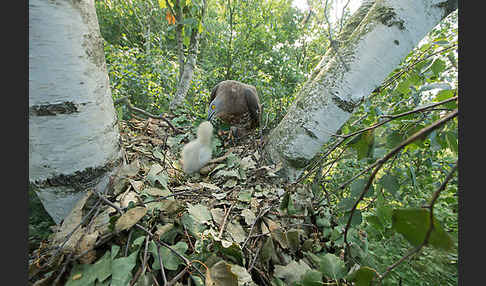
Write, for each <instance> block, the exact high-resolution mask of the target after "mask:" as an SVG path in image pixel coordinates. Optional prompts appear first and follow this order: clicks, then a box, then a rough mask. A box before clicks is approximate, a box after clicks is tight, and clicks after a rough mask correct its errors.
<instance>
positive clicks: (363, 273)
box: [351, 266, 376, 286]
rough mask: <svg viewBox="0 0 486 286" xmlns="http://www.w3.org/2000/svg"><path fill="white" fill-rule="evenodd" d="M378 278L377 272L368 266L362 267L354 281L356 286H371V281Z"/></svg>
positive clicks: (355, 275)
mask: <svg viewBox="0 0 486 286" xmlns="http://www.w3.org/2000/svg"><path fill="white" fill-rule="evenodd" d="M375 276H376V272H375V271H374V270H373V269H372V268H370V267H367V266H362V267H360V268H359V269H358V270H357V271H356V273H355V274H354V279H352V280H351V281H354V282H355V284H356V286H370V285H371V281H372V280H373V278H374V277H375Z"/></svg>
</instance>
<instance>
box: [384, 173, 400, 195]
mask: <svg viewBox="0 0 486 286" xmlns="http://www.w3.org/2000/svg"><path fill="white" fill-rule="evenodd" d="M380 183H381V185H382V186H383V189H385V191H387V192H389V193H390V194H392V195H393V196H395V195H396V194H397V191H398V189H399V188H400V185H399V183H398V179H397V178H396V177H395V176H392V175H390V174H386V175H384V176H383V177H382V178H381V180H380Z"/></svg>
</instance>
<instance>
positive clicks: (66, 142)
mask: <svg viewBox="0 0 486 286" xmlns="http://www.w3.org/2000/svg"><path fill="white" fill-rule="evenodd" d="M120 155H121V151H120V146H119V132H118V125H117V118H116V114H115V110H114V107H113V100H112V97H111V90H110V86H109V78H108V74H107V70H106V63H105V57H104V51H103V40H102V38H101V35H100V31H99V26H98V19H97V17H96V11H95V7H94V0H82V1H70V0H56V1H49V0H30V1H29V181H30V183H31V184H32V185H34V186H36V189H37V194H38V196H39V198H40V199H41V201H42V203H43V205H44V207H45V208H46V210H47V212H48V213H49V214H50V215H51V217H52V218H53V219H54V221H55V222H56V223H59V222H60V221H61V220H62V219H63V218H64V217H65V216H66V215H67V214H68V213H69V212H70V210H71V209H72V207H73V206H74V204H75V203H76V201H77V199H78V198H80V197H81V195H82V194H83V191H84V190H85V187H87V186H92V187H95V188H97V189H104V186H106V184H107V182H108V178H107V174H108V173H109V172H110V171H111V170H112V167H113V166H114V165H116V164H117V161H118V159H120V158H121V156H120Z"/></svg>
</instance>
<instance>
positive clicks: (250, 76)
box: [80, 0, 458, 285]
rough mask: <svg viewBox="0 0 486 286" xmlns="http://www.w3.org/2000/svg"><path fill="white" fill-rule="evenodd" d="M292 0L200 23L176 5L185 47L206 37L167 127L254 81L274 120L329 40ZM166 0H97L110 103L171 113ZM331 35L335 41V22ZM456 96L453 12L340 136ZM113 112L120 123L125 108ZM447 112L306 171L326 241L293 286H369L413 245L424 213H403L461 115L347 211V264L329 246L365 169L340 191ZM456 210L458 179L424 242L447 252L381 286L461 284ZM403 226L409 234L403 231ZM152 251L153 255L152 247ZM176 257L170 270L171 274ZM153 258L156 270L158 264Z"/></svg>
mask: <svg viewBox="0 0 486 286" xmlns="http://www.w3.org/2000/svg"><path fill="white" fill-rule="evenodd" d="M291 2H292V1H290V0H269V1H257V0H251V1H209V5H208V10H207V15H206V19H205V22H204V25H202V24H201V18H200V16H201V15H200V9H201V3H202V1H195V0H193V1H182V3H183V4H182V5H183V17H184V19H183V21H182V23H181V24H182V25H183V30H182V37H183V44H184V48H183V49H184V52H186V51H187V47H188V44H189V41H190V35H191V33H194V32H195V31H196V29H197V31H199V32H201V33H202V38H201V42H200V47H199V53H198V57H197V64H196V68H195V70H194V71H195V73H194V77H193V79H192V82H191V85H190V89H189V92H188V97H187V100H186V102H184V106H183V107H182V108H181V109H180V110H177V111H175V112H174V114H173V115H174V116H175V117H174V118H173V119H172V122H173V123H174V124H175V125H177V126H184V127H190V128H191V130H192V131H194V130H193V129H194V127H195V126H197V125H198V124H199V123H200V122H201V121H202V120H204V119H205V117H206V105H207V103H208V99H209V94H210V92H211V89H212V88H213V87H214V85H216V84H217V83H218V82H220V81H221V80H224V79H235V80H240V81H243V82H246V83H249V84H253V85H255V86H256V87H257V90H258V92H259V95H260V98H261V102H262V104H263V106H264V114H263V120H264V124H265V126H266V130H264V131H268V130H269V129H270V128H272V127H274V126H276V124H278V122H279V121H280V120H281V119H282V118H283V116H284V115H285V113H286V110H287V108H288V107H289V106H290V105H291V104H292V102H293V100H294V99H295V97H296V95H297V93H298V91H299V90H300V88H301V87H302V85H303V83H304V82H305V80H306V78H307V77H308V76H309V74H310V72H311V71H312V69H313V68H314V67H315V66H316V64H317V63H318V62H319V60H320V58H321V56H322V55H323V54H324V53H325V52H326V48H327V46H328V43H329V39H328V34H327V31H326V30H325V29H323V27H324V26H326V25H324V24H323V19H324V14H323V13H324V12H325V11H326V9H325V8H324V7H323V3H321V2H323V1H321V2H319V1H311V2H312V4H313V5H314V6H313V7H314V10H315V13H316V14H315V16H312V17H310V18H309V19H310V20H309V21H308V22H304V21H303V20H304V19H305V16H306V15H305V13H304V12H301V11H299V10H296V9H295V8H293V7H292V6H291ZM161 3H162V5H161ZM164 3H165V1H161V2H160V3H159V1H155V0H149V1H142V0H132V1H126V0H110V1H96V8H97V13H98V19H99V23H100V30H101V33H102V36H103V37H104V39H105V40H106V42H105V56H106V61H107V68H108V72H109V76H110V84H111V88H112V95H113V98H114V99H118V98H121V97H123V96H129V97H130V100H131V102H132V103H133V104H134V105H135V106H137V107H139V108H142V109H145V110H147V111H149V112H151V113H153V114H160V113H164V112H167V111H168V104H169V102H170V101H171V99H172V97H173V94H174V93H175V91H176V90H175V89H176V86H177V83H178V80H179V78H178V77H179V68H180V67H179V64H178V58H177V42H176V28H175V25H174V24H171V23H169V22H168V21H167V18H166V17H167V13H168V11H169V9H168V8H167V7H165V6H164ZM170 3H172V2H170ZM228 3H229V4H228ZM348 16H349V14H346V17H348ZM332 29H333V30H332V32H333V33H334V34H336V33H337V32H338V31H339V29H340V23H336V24H335V25H333V26H332ZM454 96H457V13H454V14H452V15H451V16H450V17H448V18H447V19H446V21H443V22H442V23H441V24H440V25H438V26H437V27H436V28H435V29H434V30H433V31H432V32H431V33H429V35H428V36H427V37H426V38H425V39H424V40H423V41H422V42H421V44H420V45H419V47H417V48H416V49H414V50H413V51H412V52H411V53H410V54H409V55H408V56H407V57H406V58H405V59H404V60H403V61H402V63H401V64H400V65H399V66H398V67H397V68H396V70H395V71H393V72H392V73H391V74H390V75H389V76H388V77H387V79H386V80H385V81H384V82H383V84H382V85H381V86H380V87H379V88H378V89H377V90H376V91H375V92H374V93H373V94H372V96H371V97H370V98H369V99H367V100H365V101H364V102H363V103H362V104H361V105H360V106H359V107H358V108H357V109H356V111H355V112H354V113H353V115H352V117H351V118H350V120H349V122H348V123H346V124H345V125H344V126H343V127H342V128H341V132H342V134H350V133H352V132H356V131H359V130H362V129H364V128H368V127H370V126H372V125H373V124H376V123H379V122H382V121H383V120H385V119H386V118H390V117H394V116H397V115H400V114H402V113H404V112H408V111H411V110H413V109H415V108H420V107H427V106H429V105H430V104H433V103H437V102H441V101H444V100H447V99H449V98H451V97H454ZM117 108H118V110H117V111H118V113H119V114H121V115H122V116H123V117H124V118H126V110H125V108H124V107H117ZM455 108H457V101H452V102H449V103H447V104H443V105H440V106H437V107H436V108H434V109H433V110H427V111H424V112H417V113H412V114H409V115H406V116H400V117H397V118H394V119H393V120H391V121H390V122H388V123H386V124H384V125H382V126H380V127H378V128H375V129H372V130H370V131H368V132H362V133H360V134H359V135H357V136H356V137H354V139H352V140H349V141H347V142H346V143H345V144H343V145H342V146H339V147H338V148H336V151H334V152H333V153H331V154H330V155H329V157H328V158H325V161H326V162H331V161H332V160H334V159H336V163H335V164H334V165H332V166H330V167H326V168H322V169H320V171H321V172H319V173H317V172H316V174H315V175H313V176H310V177H309V178H308V180H307V183H309V184H310V185H311V186H312V191H313V193H314V194H315V195H316V196H317V200H316V201H319V202H320V204H319V206H318V207H319V208H320V209H319V210H316V213H317V215H316V221H315V224H316V226H317V227H318V228H319V229H321V230H322V233H323V236H324V238H321V239H322V240H324V241H326V244H327V245H330V246H327V247H326V248H325V249H324V250H327V251H330V253H325V254H324V255H322V256H319V258H318V262H317V264H318V265H319V269H318V270H319V271H317V270H315V269H313V270H311V271H309V272H307V273H306V274H305V275H303V276H302V280H301V282H298V283H297V284H298V285H317V283H321V282H322V281H323V279H327V281H334V280H339V279H341V280H342V279H349V280H353V281H355V283H356V284H357V285H369V280H370V279H371V278H372V277H375V270H376V271H377V272H378V273H383V272H384V271H385V269H386V267H388V266H390V265H391V264H393V263H394V262H396V261H397V260H399V259H400V258H401V257H402V256H403V255H405V254H406V253H408V251H409V250H410V248H411V247H413V246H414V245H417V243H420V239H423V237H424V235H425V232H426V230H427V226H428V224H427V218H426V217H427V216H426V215H425V216H424V215H423V214H422V211H420V213H419V211H413V212H412V213H406V212H405V213H404V212H403V211H399V209H404V208H405V209H407V210H410V209H413V210H416V209H417V208H420V207H422V206H423V205H425V204H426V203H427V202H429V200H430V197H431V195H432V193H433V192H434V191H435V190H436V189H437V188H438V187H439V185H440V183H441V182H442V181H443V180H444V178H445V175H446V174H447V173H448V172H449V170H450V169H451V167H452V166H453V165H454V164H455V162H456V161H457V152H458V143H457V136H458V132H457V119H454V120H452V121H450V122H448V123H447V124H446V125H444V126H442V127H440V128H439V129H437V130H434V131H433V132H431V133H429V134H427V135H426V136H425V137H423V138H420V139H419V140H417V141H415V142H413V143H411V144H409V145H407V146H406V147H405V148H404V149H402V150H401V151H400V152H399V153H398V154H397V155H396V156H395V157H393V158H392V159H390V160H389V161H388V162H387V163H386V164H385V165H384V166H383V168H382V169H381V170H380V171H379V172H378V173H377V176H376V178H375V180H374V181H373V183H372V185H371V187H370V190H369V191H368V193H367V194H366V196H365V197H364V199H363V200H362V201H360V202H359V203H358V206H357V209H356V211H355V212H354V213H353V218H352V220H351V228H350V229H349V231H348V241H350V242H351V244H352V248H351V251H350V252H351V253H350V255H351V256H352V259H350V258H349V257H346V258H345V260H344V261H342V260H341V259H340V258H338V257H337V256H336V255H337V253H336V252H335V251H337V250H338V249H340V248H343V247H344V238H343V236H344V233H343V229H344V227H345V225H346V223H347V221H348V219H349V216H350V210H351V208H352V207H353V205H354V204H355V203H356V200H357V199H358V198H359V195H360V194H361V192H362V191H363V188H364V187H365V185H366V182H367V181H368V178H369V172H368V173H365V174H363V175H362V176H360V177H358V178H357V179H355V180H354V181H353V182H352V183H351V184H349V185H347V186H345V187H344V188H341V186H342V184H343V183H344V182H347V181H348V180H350V179H351V178H353V177H354V176H355V175H356V174H357V173H358V172H359V171H361V170H363V169H364V168H366V167H367V166H369V165H370V164H372V163H373V162H376V160H377V159H380V158H382V157H383V156H384V155H385V154H387V153H388V152H390V151H391V150H392V149H393V148H395V147H397V146H398V145H399V144H400V143H401V142H403V141H404V140H405V139H407V138H408V137H409V136H411V135H412V134H414V133H415V132H417V131H419V130H420V129H422V128H423V127H426V126H429V125H430V124H432V123H433V122H435V121H437V120H438V119H439V118H440V117H441V116H443V115H444V114H445V113H447V112H449V111H451V110H453V109H455ZM192 134H194V132H192ZM182 139H183V136H182V135H181V136H180V137H178V138H176V139H175V140H176V141H177V140H179V141H178V142H168V143H170V144H179V143H180V142H181V140H182ZM335 143H336V141H335V140H331V142H329V143H328V144H327V146H324V147H323V154H325V153H327V152H326V151H327V150H328V148H330V147H331V146H333V145H334V144H335ZM213 144H214V146H213V149H214V152H213V154H216V155H221V153H222V152H223V151H222V148H221V142H220V141H219V140H214V142H213ZM328 168H329V169H328ZM309 189H310V188H309ZM281 207H282V209H286V210H287V211H288V212H289V213H291V214H294V213H297V209H296V206H295V201H294V200H293V199H292V197H291V196H290V194H288V196H287V197H286V198H285V200H283V201H281ZM323 209H325V211H324V210H323ZM394 210H395V211H394ZM457 211H458V198H457V179H453V180H451V181H450V182H449V184H448V185H447V187H446V189H445V190H444V191H443V192H442V193H441V196H440V197H439V199H438V200H437V203H436V205H435V206H434V217H435V218H436V219H437V221H438V222H439V221H440V222H441V224H440V225H439V224H437V229H435V230H434V232H433V235H432V237H431V241H430V244H431V245H432V246H438V247H439V248H447V249H448V250H450V252H444V251H442V250H440V249H434V248H431V247H425V248H424V249H423V250H422V251H421V252H420V254H419V255H416V256H414V257H413V258H412V260H409V261H406V262H404V263H403V264H401V265H400V266H398V267H397V268H396V269H395V270H394V271H393V272H391V273H390V274H389V275H388V276H387V277H386V278H385V280H384V285H397V284H398V282H399V281H401V280H402V281H403V282H404V284H406V285H455V284H457V245H456V244H457V242H456V237H457V229H458V226H457ZM425 214H426V213H425ZM410 222H411V223H412V224H411V225H413V226H414V227H415V228H414V229H411V228H410V227H409V226H410ZM181 223H182V224H183V225H185V226H186V227H187V228H188V231H189V233H193V234H195V233H198V232H200V231H202V230H203V229H204V225H203V224H202V223H200V222H197V223H196V220H195V219H194V217H193V216H189V215H185V216H183V217H182V219H181ZM434 225H435V223H434ZM410 234H413V235H410ZM446 237H447V238H446ZM422 241H423V240H422ZM205 243H207V241H205V240H204V239H200V240H198V241H197V243H196V249H198V251H196V252H195V254H193V257H192V258H196V259H201V260H203V261H205V259H208V257H213V256H212V255H213V254H214V253H211V252H208V251H207V249H206V247H205V246H206V245H205ZM310 243H312V241H310ZM186 246H187V245H186ZM215 247H216V248H217V253H219V254H224V255H227V256H232V257H234V262H235V263H238V264H241V262H242V261H241V260H242V259H241V257H242V255H241V253H240V252H241V250H238V249H237V248H235V247H234V246H231V247H224V246H223V245H219V244H217V245H216V246H215ZM313 247H316V248H318V249H319V251H320V250H321V249H322V247H321V246H320V245H319V246H316V245H314V244H311V246H310V248H309V249H314V250H315V248H313ZM183 250H184V249H182V248H181V251H182V252H183ZM317 252H318V251H317ZM317 252H316V253H317ZM152 254H153V255H154V256H156V254H155V252H154V253H152ZM166 255H170V254H169V253H167V254H166ZM275 256H276V251H275V246H274V244H273V240H272V239H270V238H268V239H266V240H265V241H264V243H263V247H262V250H261V253H260V258H261V260H262V261H263V262H264V263H268V262H269V261H270V260H272V259H274V257H275ZM214 259H216V258H214ZM174 260H176V259H174ZM356 261H359V263H361V267H359V269H358V270H357V271H356V272H355V273H354V276H353V277H348V276H346V274H347V273H348V271H349V269H350V267H351V266H352V265H353V263H355V262H356ZM179 262H180V261H177V263H175V264H177V265H175V264H174V265H173V266H174V267H178V266H179V264H178V263H179ZM124 263H125V262H124ZM153 263H154V265H153V266H154V267H156V263H158V262H157V261H154V262H153ZM125 264H126V265H125V266H130V265H131V264H130V263H125ZM159 267H160V266H159ZM80 269H81V268H80ZM81 270H83V269H81ZM83 271H87V270H83ZM125 278H126V277H124V278H123V279H125ZM86 279H87V278H86ZM273 282H274V283H275V285H283V284H279V283H284V282H283V281H282V280H281V279H279V278H276V277H274V278H273ZM324 282H325V281H324ZM299 283H300V284H299Z"/></svg>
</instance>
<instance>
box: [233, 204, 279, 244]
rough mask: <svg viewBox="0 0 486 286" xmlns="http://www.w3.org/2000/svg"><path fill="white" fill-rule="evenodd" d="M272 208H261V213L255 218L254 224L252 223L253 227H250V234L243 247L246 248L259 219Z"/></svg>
mask: <svg viewBox="0 0 486 286" xmlns="http://www.w3.org/2000/svg"><path fill="white" fill-rule="evenodd" d="M270 209H272V207H267V208H264V209H261V210H260V213H259V214H258V216H257V217H256V218H255V221H254V222H253V224H252V225H251V228H250V232H248V236H247V238H246V239H245V242H243V245H242V246H241V249H244V248H245V245H246V244H247V243H248V240H249V239H250V236H251V233H252V231H253V228H254V227H255V224H256V223H257V222H258V220H259V219H260V218H262V217H263V216H264V215H265V214H266V213H267V212H268V211H269V210H270Z"/></svg>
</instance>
